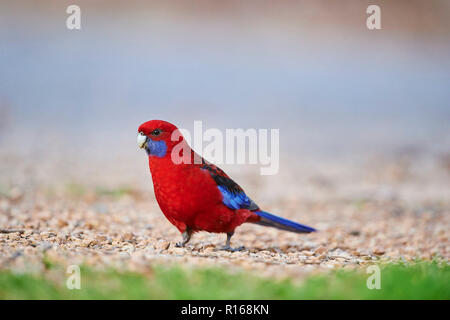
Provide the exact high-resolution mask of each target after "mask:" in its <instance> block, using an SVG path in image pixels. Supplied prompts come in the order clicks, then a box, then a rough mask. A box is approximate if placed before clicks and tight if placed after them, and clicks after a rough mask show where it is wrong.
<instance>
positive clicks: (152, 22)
mask: <svg viewBox="0 0 450 320" xmlns="http://www.w3.org/2000/svg"><path fill="white" fill-rule="evenodd" d="M392 2H393V1H359V0H354V1H342V2H341V1H339V2H336V1H317V2H314V1H280V2H275V1H248V2H247V1H245V2H243V1H239V2H238V1H229V2H228V1H224V2H220V3H219V2H217V3H215V2H212V1H197V2H195V1H194V2H190V1H189V2H186V1H184V2H183V1H169V2H166V1H164V2H163V1H152V2H146V1H77V2H76V4H78V5H80V7H81V10H82V29H81V30H68V29H67V28H66V25H65V20H66V18H67V16H68V15H67V14H66V12H65V10H66V7H67V6H68V5H69V4H72V2H70V1H13V2H12V1H1V2H0V43H1V47H0V108H2V110H3V111H2V113H3V114H4V115H6V114H7V115H8V117H7V119H8V124H6V123H4V124H3V126H6V127H7V128H10V130H3V131H2V134H3V135H6V134H7V133H8V132H10V133H11V132H15V133H17V132H24V130H25V132H29V131H32V132H34V133H36V134H35V135H34V136H39V135H42V136H45V135H46V134H49V135H51V134H61V135H64V136H67V137H69V138H70V139H72V141H74V142H76V141H79V142H86V141H90V142H92V143H98V145H105V141H108V143H111V138H112V137H114V139H115V141H116V142H117V141H128V139H129V136H130V135H133V138H134V135H135V132H136V128H137V126H138V125H139V124H140V123H142V122H144V121H146V120H150V119H154V118H160V119H165V120H168V121H171V122H174V123H176V124H178V125H180V126H183V127H187V128H188V129H189V128H192V126H193V121H194V120H204V121H205V125H204V126H206V127H218V128H238V127H243V128H280V129H281V131H280V134H281V136H280V137H281V139H282V140H284V141H285V142H286V145H287V146H289V147H288V148H284V149H282V150H286V149H290V150H296V149H300V148H301V149H303V150H304V149H305V148H306V149H310V150H313V149H321V148H322V149H326V150H336V151H337V150H342V148H344V149H345V148H349V147H350V148H352V147H354V148H356V147H362V148H364V147H366V148H372V147H375V146H376V147H380V148H383V147H390V146H392V145H394V146H402V145H414V144H420V145H422V146H425V147H427V148H431V149H433V148H442V149H445V148H446V146H447V147H448V146H449V145H450V131H449V125H448V124H449V120H450V90H449V88H450V72H449V71H450V59H449V58H450V41H449V39H450V6H449V2H448V1H439V0H433V1H395V3H392ZM369 4H379V5H380V7H381V10H382V27H383V29H382V30H377V31H370V30H368V29H367V28H366V24H365V21H366V18H367V14H366V12H365V10H366V8H367V6H368V5H369ZM4 119H6V116H4ZM4 122H5V120H4ZM9 141H12V140H9V139H6V140H5V139H3V143H8V142H9ZM108 143H106V145H108Z"/></svg>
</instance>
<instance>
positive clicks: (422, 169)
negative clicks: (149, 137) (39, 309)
mask: <svg viewBox="0 0 450 320" xmlns="http://www.w3.org/2000/svg"><path fill="white" fill-rule="evenodd" d="M0 163H1V164H2V166H1V172H0V177H1V180H0V181H1V198H0V229H1V230H0V268H2V269H4V268H12V269H14V270H31V271H36V272H39V270H41V269H42V268H44V263H43V262H45V261H52V262H54V263H62V264H64V265H66V264H81V263H85V264H88V265H92V266H94V267H98V268H103V267H106V266H114V267H118V268H126V269H131V270H136V271H139V272H146V271H148V270H149V266H150V265H152V264H182V265H192V266H198V265H201V266H204V265H208V266H218V265H221V266H226V267H229V268H235V269H240V268H244V269H249V270H258V271H260V274H265V275H271V276H273V275H274V276H280V277H285V276H289V277H299V276H302V275H304V274H307V273H310V272H321V271H325V270H330V269H336V268H358V267H361V266H365V265H367V264H370V263H373V262H374V261H399V260H402V261H413V260H415V259H417V258H419V259H423V260H431V259H438V260H445V261H447V262H448V260H449V257H450V242H449V230H450V228H449V226H450V214H449V213H450V192H449V190H450V188H449V186H450V179H449V178H450V169H449V166H448V157H442V156H433V157H431V156H430V157H425V158H424V157H422V158H420V159H417V158H416V157H405V156H395V157H385V158H383V157H381V158H380V157H374V158H368V159H366V160H364V161H362V160H361V159H359V160H358V161H356V160H351V159H350V160H349V159H341V160H340V161H337V160H335V161H316V160H314V161H313V160H312V159H309V160H308V159H304V160H303V161H302V163H301V164H295V162H293V161H289V159H287V160H286V161H284V162H283V163H285V164H286V163H288V164H289V165H284V166H282V169H283V170H282V171H281V172H280V174H279V175H277V176H272V177H263V176H257V175H255V172H258V169H254V170H253V169H248V168H244V169H242V168H240V169H239V170H240V171H234V172H230V173H231V175H232V176H233V177H234V178H235V179H236V180H237V181H238V182H239V183H240V184H241V185H242V186H243V187H244V189H246V191H247V193H248V194H249V195H250V196H251V197H252V198H253V199H254V200H255V201H256V202H257V203H258V204H259V205H260V206H261V207H263V208H264V209H266V210H267V211H270V212H273V213H276V214H280V215H282V216H284V217H287V218H290V219H294V220H297V221H299V222H301V223H305V224H307V225H311V226H314V227H316V228H317V229H319V230H320V231H319V232H317V233H313V234H308V235H298V234H293V233H288V232H282V231H278V230H275V229H271V228H264V227H261V226H257V225H250V224H248V225H243V226H241V227H240V228H238V229H237V232H236V234H235V236H234V237H233V241H232V245H233V246H241V245H242V246H244V247H245V249H244V250H243V251H240V252H233V253H231V252H225V251H220V250H218V248H219V247H220V246H221V245H222V244H223V243H224V241H225V235H224V234H209V233H205V232H201V233H197V234H196V235H195V236H194V238H193V240H192V241H191V242H190V243H189V245H188V246H187V247H186V248H176V247H175V243H176V242H178V241H179V240H180V234H179V233H178V231H177V230H176V229H175V228H174V227H173V226H172V225H171V224H170V223H169V222H168V221H167V220H166V219H165V218H164V216H163V215H162V213H161V212H160V210H159V208H158V206H157V204H156V201H155V200H154V195H153V191H152V187H151V183H150V179H149V173H148V172H147V167H146V166H144V164H145V162H144V161H141V162H139V163H138V165H137V166H138V168H139V169H138V170H137V169H136V167H133V166H131V167H130V164H129V163H126V162H124V161H117V162H116V163H113V164H112V163H108V165H104V166H103V167H102V169H98V170H99V171H96V170H97V169H96V168H97V167H95V165H94V164H92V166H89V170H84V169H83V164H80V165H78V166H77V165H75V163H77V162H76V161H73V162H72V164H73V165H72V166H70V168H68V166H67V163H65V162H61V161H59V162H58V161H55V162H51V163H49V162H48V161H46V162H42V164H41V165H38V164H37V163H39V161H38V159H36V158H35V159H33V161H32V162H31V161H29V160H28V161H27V160H24V159H22V158H20V157H19V156H11V154H8V155H3V156H2V157H1V158H0ZM141 166H142V168H141ZM130 168H133V169H130ZM68 170H69V171H70V173H71V175H69V174H68V173H67V171H68ZM94 172H96V174H94ZM130 172H131V173H130ZM58 175H59V177H58ZM69 176H71V177H76V179H77V180H76V182H74V181H73V179H72V178H68V177H69ZM124 185H127V186H128V187H123V186H124ZM130 185H133V187H129V186H130Z"/></svg>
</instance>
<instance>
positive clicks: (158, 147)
mask: <svg viewBox="0 0 450 320" xmlns="http://www.w3.org/2000/svg"><path fill="white" fill-rule="evenodd" d="M174 133H175V134H174ZM172 134H174V135H172ZM173 137H176V138H177V139H174V138H173ZM173 140H175V141H173ZM137 141H138V145H139V147H140V148H143V149H145V151H146V152H147V155H148V160H149V167H150V172H151V175H152V180H153V186H154V191H155V196H156V200H157V202H158V204H159V207H160V208H161V211H162V212H163V213H164V215H165V216H166V218H167V219H168V220H169V221H170V222H171V223H172V224H173V225H174V226H175V227H176V228H178V230H179V231H180V232H181V233H182V236H183V241H182V242H179V243H177V246H178V247H184V246H185V245H186V243H188V242H189V240H190V239H191V236H192V234H193V233H195V232H197V231H208V232H215V233H226V234H227V240H226V244H225V246H224V249H225V250H230V251H233V250H237V249H232V248H231V246H230V241H231V237H232V236H233V234H234V230H235V229H236V227H238V226H240V225H241V224H242V223H244V222H251V223H255V224H259V225H262V226H268V227H274V228H277V229H281V230H287V231H291V232H296V233H309V232H313V231H315V229H313V228H311V227H308V226H305V225H301V224H299V223H296V222H293V221H290V220H287V219H284V218H281V217H278V216H275V215H273V214H271V213H268V212H265V211H262V210H261V209H260V208H259V207H258V205H257V204H256V203H255V202H253V201H252V200H251V199H250V198H249V197H248V196H247V195H246V194H245V192H244V190H243V189H242V188H241V187H240V186H239V185H238V184H237V183H236V182H234V181H233V180H232V179H231V178H230V177H229V176H228V175H227V174H226V173H225V172H223V171H222V170H221V169H220V168H219V167H217V166H215V165H214V164H212V163H209V162H207V161H206V160H204V159H203V158H202V157H200V156H199V155H198V154H196V153H195V152H194V151H193V150H192V149H191V148H190V147H189V145H188V144H187V142H186V140H185V139H184V138H183V136H182V135H181V134H179V131H178V129H177V127H176V126H174V125H173V124H171V123H169V122H166V121H162V120H151V121H148V122H145V123H144V124H142V125H141V126H139V129H138V138H137ZM180 146H181V147H180ZM173 151H174V155H175V156H177V157H178V156H186V154H183V153H184V152H189V155H188V157H187V158H188V159H189V161H183V162H181V163H180V161H174V160H173V159H174V158H173V157H172V153H173Z"/></svg>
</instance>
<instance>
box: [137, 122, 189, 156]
mask: <svg viewBox="0 0 450 320" xmlns="http://www.w3.org/2000/svg"><path fill="white" fill-rule="evenodd" d="M177 130H178V128H177V127H176V126H174V125H173V124H171V123H169V122H167V121H163V120H150V121H147V122H145V123H143V124H141V125H140V126H139V129H138V136H137V143H138V146H139V148H142V149H145V150H146V151H147V153H148V155H149V156H156V157H159V158H163V157H165V156H166V155H167V154H169V153H170V152H171V150H172V148H173V147H174V146H175V145H176V144H178V143H179V142H180V141H182V140H183V136H182V135H181V134H179V133H178V131H177ZM175 131H177V132H175ZM174 133H176V134H174ZM174 138H176V139H175V141H173V139H174Z"/></svg>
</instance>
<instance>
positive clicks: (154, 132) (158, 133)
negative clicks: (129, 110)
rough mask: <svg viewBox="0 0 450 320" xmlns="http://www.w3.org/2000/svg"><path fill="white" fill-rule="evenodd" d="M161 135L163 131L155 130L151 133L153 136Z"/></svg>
mask: <svg viewBox="0 0 450 320" xmlns="http://www.w3.org/2000/svg"><path fill="white" fill-rule="evenodd" d="M160 134H161V130H159V129H155V130H153V131H152V133H151V135H152V136H159V135H160Z"/></svg>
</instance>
